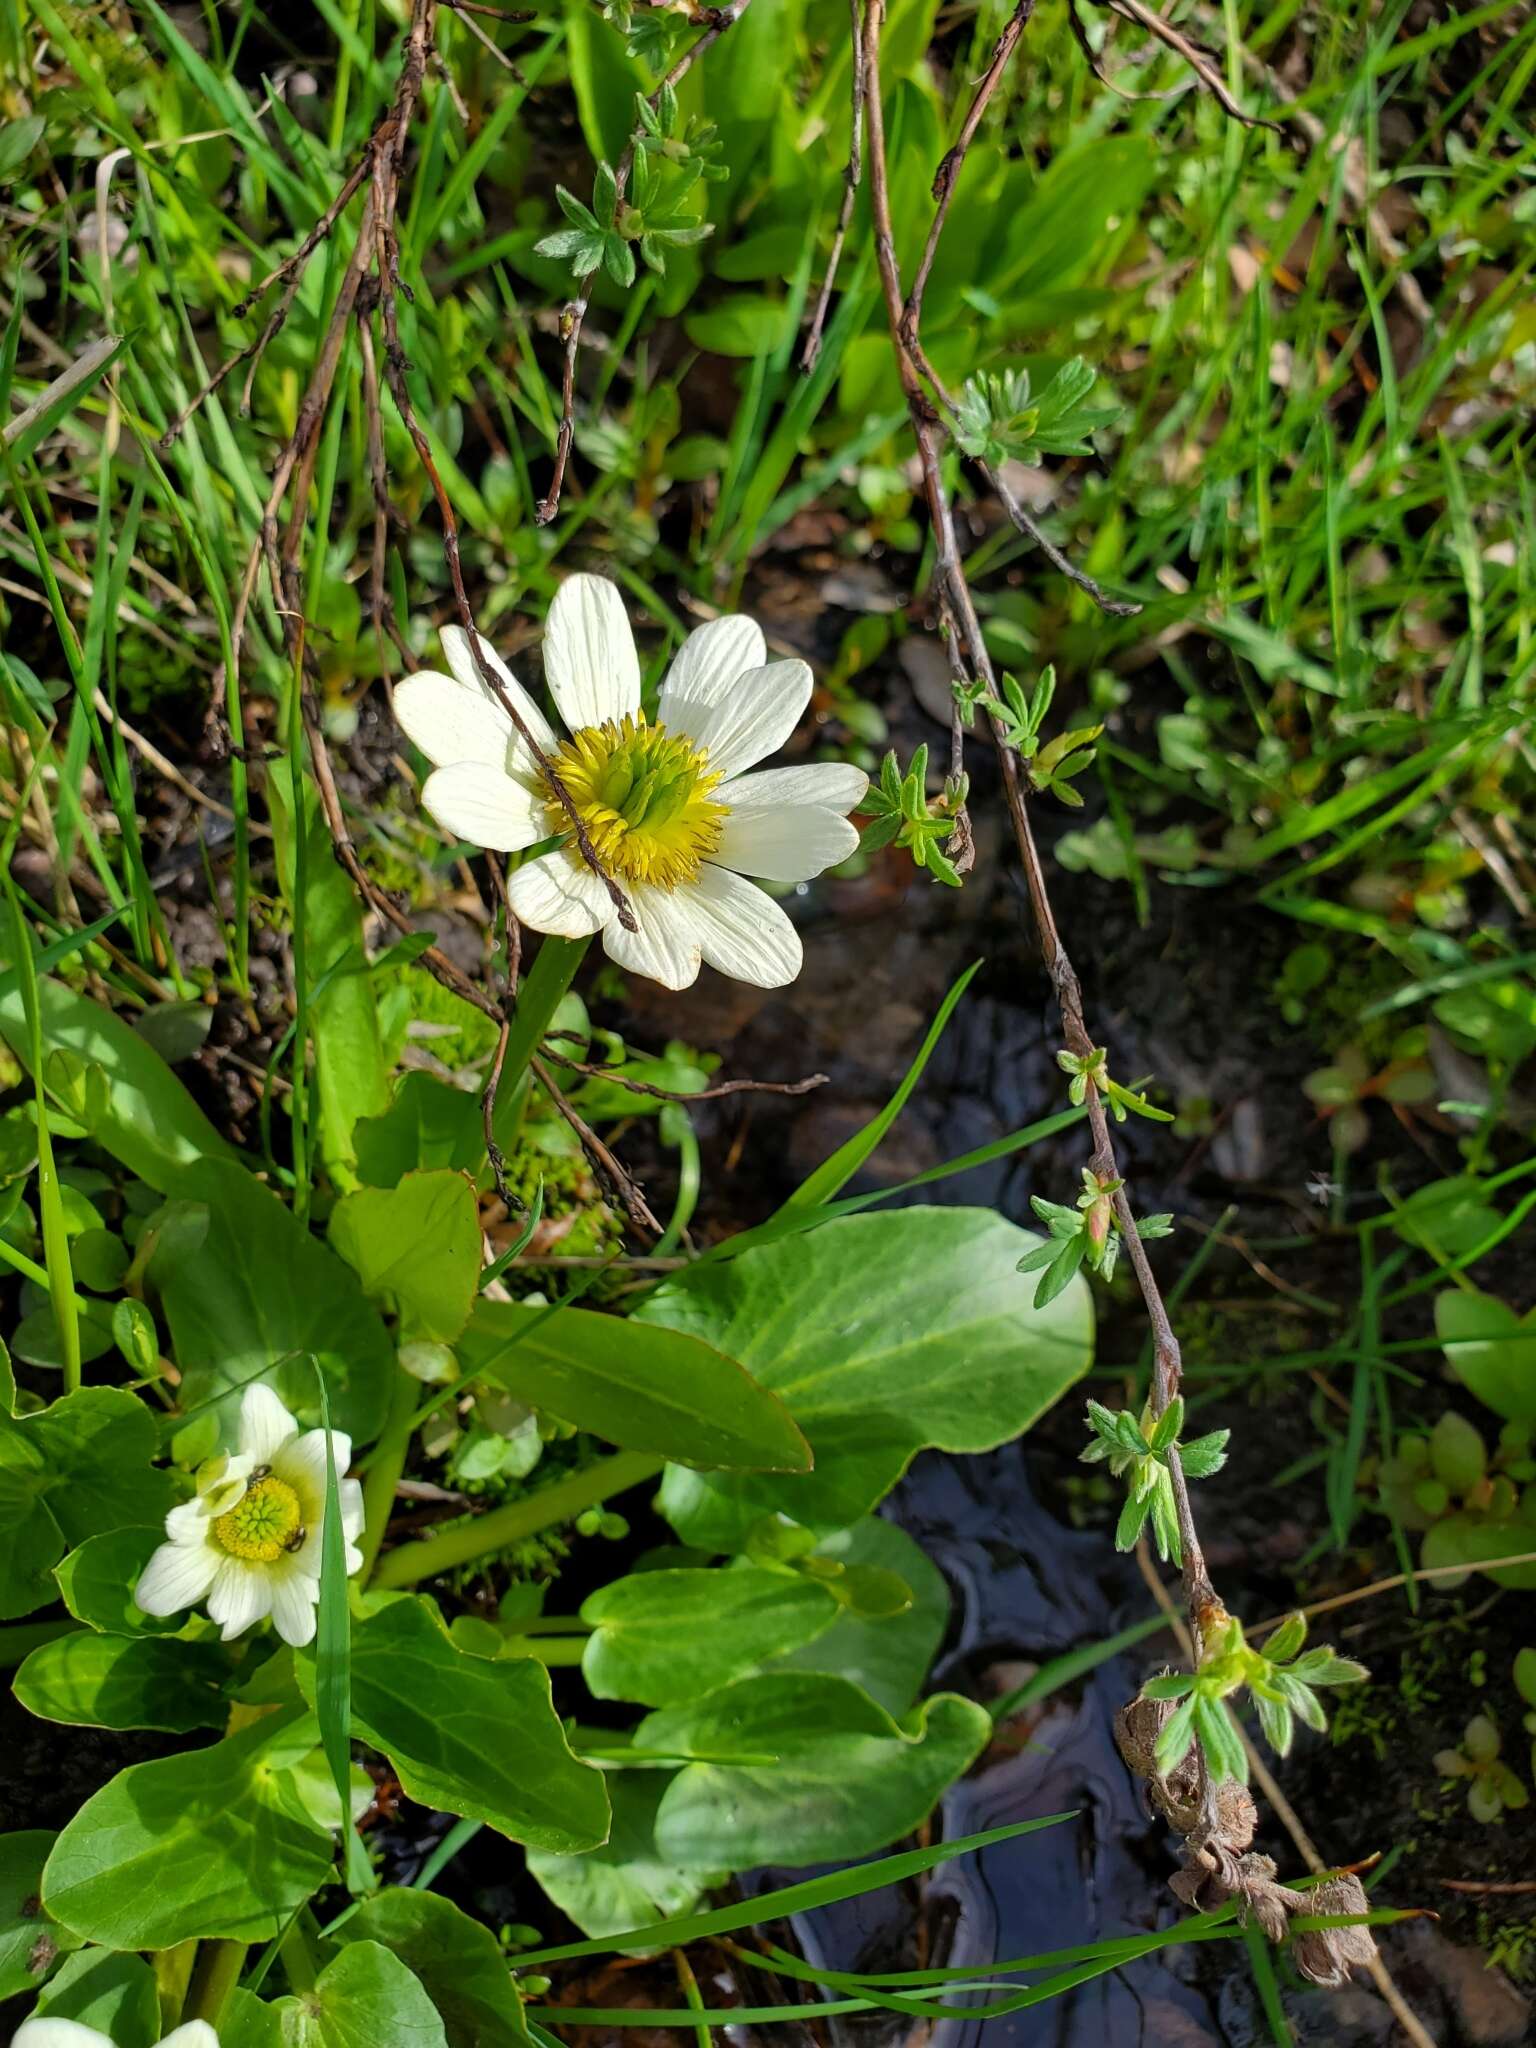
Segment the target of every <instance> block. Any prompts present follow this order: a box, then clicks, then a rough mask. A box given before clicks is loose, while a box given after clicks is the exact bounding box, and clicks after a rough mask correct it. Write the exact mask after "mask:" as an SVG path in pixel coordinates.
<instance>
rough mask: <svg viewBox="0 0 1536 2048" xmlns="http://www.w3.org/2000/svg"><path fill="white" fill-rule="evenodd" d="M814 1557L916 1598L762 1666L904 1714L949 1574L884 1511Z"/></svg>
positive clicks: (942, 1619)
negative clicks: (810, 1675)
mask: <svg viewBox="0 0 1536 2048" xmlns="http://www.w3.org/2000/svg"><path fill="white" fill-rule="evenodd" d="M814 1554H815V1555H816V1556H817V1557H821V1558H829V1559H831V1560H833V1561H834V1562H836V1563H838V1564H844V1565H846V1566H847V1567H848V1569H849V1571H850V1572H857V1571H859V1570H862V1569H865V1568H868V1567H874V1568H876V1569H879V1570H882V1571H885V1572H890V1573H895V1574H898V1575H899V1576H900V1578H901V1579H902V1580H903V1581H904V1583H905V1584H906V1585H907V1586H908V1587H909V1588H910V1590H911V1603H910V1605H909V1606H907V1607H906V1608H905V1609H904V1610H903V1611H902V1612H901V1613H900V1614H894V1615H891V1616H889V1617H887V1618H884V1619H882V1620H879V1621H871V1620H868V1619H866V1618H865V1617H864V1616H863V1615H861V1614H857V1613H852V1612H849V1611H847V1610H845V1611H843V1612H842V1613H840V1614H839V1615H838V1617H837V1619H836V1621H834V1622H833V1624H832V1626H831V1627H830V1628H829V1629H827V1630H825V1631H824V1632H823V1633H822V1634H821V1635H818V1636H816V1637H814V1638H813V1639H812V1640H811V1641H810V1642H809V1643H805V1644H803V1645H802V1646H801V1648H799V1649H798V1650H790V1651H788V1652H786V1653H785V1654H784V1655H783V1656H779V1657H764V1658H763V1659H762V1660H761V1662H762V1666H763V1669H764V1670H766V1671H827V1672H831V1673H832V1674H833V1675H834V1676H836V1677H839V1678H846V1679H849V1680H850V1681H851V1682H852V1683H853V1684H854V1685H857V1686H860V1687H861V1688H862V1689H863V1690H864V1691H865V1692H867V1693H868V1694H869V1696H870V1698H871V1699H872V1700H874V1701H876V1702H877V1703H878V1704H879V1705H880V1706H882V1707H884V1708H885V1711H886V1712H887V1713H888V1714H895V1715H898V1716H899V1715H901V1714H904V1713H905V1712H906V1711H907V1709H908V1708H909V1707H910V1706H911V1705H912V1703H913V1701H914V1700H915V1699H916V1698H917V1696H918V1693H919V1692H920V1691H921V1690H922V1685H923V1680H924V1679H925V1678H926V1677H927V1676H928V1667H929V1665H930V1664H932V1662H933V1660H934V1658H935V1656H936V1655H937V1654H938V1648H939V1644H940V1643H941V1642H942V1641H943V1639H944V1630H945V1627H946V1626H947V1624H948V1621H949V1588H948V1587H947V1586H946V1585H945V1583H944V1575H943V1573H942V1572H941V1571H940V1570H939V1568H938V1566H937V1565H935V1564H933V1563H931V1562H930V1560H929V1559H928V1557H927V1556H926V1555H925V1554H924V1552H923V1551H922V1550H920V1549H919V1548H918V1546H917V1544H916V1543H914V1542H913V1540H912V1538H911V1537H910V1536H909V1535H908V1534H907V1532H906V1530H905V1529H901V1528H898V1527H897V1525H896V1524H895V1523H894V1522H887V1521H885V1520H883V1519H882V1518H881V1517H880V1516H878V1515H868V1516H866V1517H865V1518H864V1520H863V1521H861V1522H855V1523H854V1525H853V1527H852V1528H851V1529H840V1530H838V1532H837V1533H836V1534H835V1535H833V1536H829V1537H827V1538H826V1539H825V1541H824V1542H822V1543H819V1544H817V1546H816V1549H815V1553H814ZM631 1924H632V1923H631Z"/></svg>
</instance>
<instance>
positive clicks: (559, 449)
mask: <svg viewBox="0 0 1536 2048" xmlns="http://www.w3.org/2000/svg"><path fill="white" fill-rule="evenodd" d="M751 4H752V0H729V5H727V6H724V7H714V8H711V9H710V10H709V12H708V14H707V15H706V16H705V17H703V19H704V22H705V28H704V33H703V34H702V35H701V36H700V37H699V38H698V40H697V41H696V42H694V43H690V44H689V46H688V48H687V49H686V50H684V52H683V54H682V55H681V56H680V57H679V58H678V60H677V62H676V63H675V64H674V65H673V66H672V68H671V70H670V71H669V72H668V73H667V75H666V77H665V78H664V79H663V80H662V81H661V83H660V85H658V86H657V88H656V90H655V91H654V92H653V93H652V94H651V96H650V101H649V105H650V106H651V108H652V109H653V110H654V109H655V108H656V107H657V106H658V105H659V104H660V102H661V96H662V94H663V93H664V92H666V91H667V90H668V89H669V88H671V87H675V86H676V85H677V84H678V83H679V82H680V81H681V80H682V79H683V78H685V77H686V76H687V74H688V73H689V72H690V71H691V70H692V69H693V67H694V65H695V64H696V63H697V62H698V60H699V59H700V57H702V56H703V54H704V52H705V51H706V50H707V49H709V47H710V46H711V44H713V43H717V42H719V40H720V38H721V37H722V36H723V35H724V34H725V32H726V30H727V29H728V28H730V27H732V26H733V25H734V24H735V23H736V22H738V21H740V19H741V17H742V16H743V15H744V14H745V13H746V11H747V9H748V7H750V6H751ZM644 133H645V130H644V129H643V128H641V127H640V126H639V125H638V124H637V125H636V127H635V128H634V129H633V130H632V131H631V133H630V137H629V140H628V142H626V143H625V145H624V153H623V155H622V156H621V157H620V158H619V160H618V162H617V164H616V165H615V166H614V171H613V182H614V191H615V197H616V200H617V201H622V200H623V197H624V194H625V191H626V190H627V188H628V185H629V174H630V172H631V171H632V170H633V168H634V163H635V151H636V150H637V149H638V148H639V147H640V138H641V136H642V135H643V134H644ZM595 277H596V272H593V273H592V276H590V277H588V278H586V279H585V280H584V281H583V282H582V285H581V288H580V290H579V291H578V292H577V294H576V296H575V298H574V299H570V300H568V301H567V302H566V304H565V306H564V307H562V309H561V313H560V339H561V341H562V342H563V343H564V345H565V357H564V361H563V363H562V365H561V370H560V424H559V426H558V428H557V429H556V430H555V466H554V472H553V474H552V475H551V477H550V480H549V489H548V490H547V491H546V492H545V494H544V496H543V497H542V498H541V499H540V500H539V503H538V505H537V507H536V508H535V510H534V515H533V518H534V524H535V525H536V526H548V524H549V522H550V521H551V520H552V519H553V518H554V517H555V515H556V513H557V512H558V511H559V510H560V493H561V491H562V490H563V489H564V488H565V472H566V467H567V465H568V463H569V462H570V459H571V443H572V441H573V440H574V439H575V437H576V353H577V350H578V349H579V348H580V346H581V328H582V322H583V321H584V320H585V319H586V317H587V308H588V306H590V305H591V303H592V284H593V279H594V278H595ZM631 929H633V927H631Z"/></svg>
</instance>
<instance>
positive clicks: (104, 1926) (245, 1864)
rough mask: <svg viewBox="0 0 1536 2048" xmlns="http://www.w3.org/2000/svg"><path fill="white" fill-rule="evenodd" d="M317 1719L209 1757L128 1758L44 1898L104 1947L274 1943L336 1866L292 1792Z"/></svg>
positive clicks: (58, 1851) (266, 1725)
mask: <svg viewBox="0 0 1536 2048" xmlns="http://www.w3.org/2000/svg"><path fill="white" fill-rule="evenodd" d="M318 1739H319V1735H318V1730H317V1729H316V1726H315V1722H314V1720H313V1717H312V1716H310V1715H307V1714H305V1715H299V1716H297V1717H295V1716H294V1715H293V1714H291V1713H290V1714H282V1715H277V1714H274V1715H268V1716H266V1717H265V1718H264V1719H262V1720H260V1721H258V1722H256V1723H255V1724H254V1725H253V1726H252V1727H250V1728H246V1729H242V1730H241V1732H240V1733H239V1734H238V1735H230V1736H227V1737H226V1738H225V1740H224V1741H223V1742H216V1743H213V1744H212V1745H211V1746H210V1747H209V1748H207V1749H193V1750H186V1751H184V1752H183V1753H182V1754H181V1755H179V1756H168V1757H162V1758H158V1759H156V1761H154V1762H153V1763H147V1764H130V1765H129V1767H128V1769H127V1770H125V1771H119V1772H118V1774H117V1776H116V1777H115V1778H114V1779H113V1780H112V1782H111V1783H110V1784H109V1785H105V1786H103V1787H102V1789H101V1791H99V1792H98V1793H96V1794H95V1796H94V1797H93V1798H90V1799H88V1800H87V1801H86V1802H85V1804H84V1806H82V1807H81V1809H80V1811H79V1812H78V1813H77V1814H76V1815H75V1817H74V1819H73V1820H72V1821H71V1822H70V1823H69V1825H68V1827H66V1828H65V1830H64V1832H63V1833H62V1834H61V1835H60V1836H59V1839H58V1841H57V1842H56V1843H55V1844H54V1847H53V1853H52V1855H50V1857H49V1858H48V1864H47V1868H46V1869H45V1870H44V1872H43V1903H44V1904H45V1905H46V1906H47V1908H48V1910H49V1912H50V1913H52V1914H53V1915H54V1916H55V1917H56V1918H57V1919H59V1920H61V1921H62V1922H63V1924H64V1925H65V1926H66V1927H69V1928H72V1929H73V1930H74V1932H75V1933H76V1934H79V1935H82V1936H83V1937H84V1938H85V1939H86V1940H88V1941H99V1942H100V1943H101V1944H102V1946H103V1947H104V1948H174V1947H175V1945H176V1944H177V1942H180V1941H190V1940H192V1939H193V1938H194V1937H196V1938H199V1939H217V1940H226V1941H247V1942H250V1941H271V1940H272V1939H273V1938H274V1937H275V1936H276V1935H278V1934H279V1933H280V1932H281V1931H282V1930H283V1928H284V1927H286V1925H287V1924H288V1920H289V1918H290V1916H291V1915H292V1914H293V1913H295V1912H296V1911H297V1910H298V1908H299V1907H300V1906H301V1905H302V1904H303V1902H304V1901H305V1900H306V1899H307V1898H308V1897H309V1895H310V1893H311V1892H313V1891H314V1890H315V1888H316V1886H317V1885H319V1884H320V1883H321V1882H322V1881H323V1880H324V1878H325V1876H326V1874H327V1872H328V1871H329V1870H330V1868H331V1862H332V1849H333V1844H332V1838H331V1836H330V1834H329V1832H328V1831H327V1830H325V1829H323V1828H320V1827H317V1826H316V1824H315V1822H314V1821H313V1820H311V1819H310V1817H309V1815H308V1814H307V1812H306V1811H305V1809H304V1806H303V1804H302V1802H301V1801H300V1799H299V1797H298V1794H297V1792H296V1790H295V1789H294V1785H293V1778H292V1772H293V1767H294V1765H296V1764H298V1763H300V1762H302V1760H303V1758H304V1757H305V1756H307V1755H308V1754H309V1752H310V1751H311V1750H312V1749H313V1748H314V1747H315V1744H316V1742H317V1741H318Z"/></svg>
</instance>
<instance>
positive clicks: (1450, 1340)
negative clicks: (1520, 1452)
mask: <svg viewBox="0 0 1536 2048" xmlns="http://www.w3.org/2000/svg"><path fill="white" fill-rule="evenodd" d="M1435 1330H1436V1332H1437V1334H1438V1335H1439V1338H1440V1341H1441V1343H1442V1344H1443V1345H1444V1346H1445V1355H1446V1357H1447V1358H1448V1359H1449V1361H1450V1364H1451V1370H1452V1371H1453V1372H1454V1373H1455V1374H1456V1377H1457V1378H1458V1379H1459V1380H1460V1381H1461V1383H1462V1385H1463V1386H1464V1387H1468V1388H1470V1389H1471V1391H1472V1392H1473V1393H1474V1394H1475V1395H1476V1396H1477V1398H1478V1400H1479V1401H1481V1402H1482V1404H1483V1406H1484V1407H1485V1408H1491V1409H1492V1410H1493V1412H1494V1414H1495V1415H1502V1416H1503V1418H1504V1420H1505V1421H1506V1422H1524V1423H1528V1424H1530V1425H1531V1426H1532V1427H1533V1428H1536V1308H1533V1309H1531V1310H1530V1311H1529V1312H1528V1313H1527V1314H1526V1315H1524V1316H1517V1315H1516V1314H1515V1312H1514V1310H1513V1309H1512V1308H1509V1307H1508V1306H1506V1304H1505V1303H1504V1302H1502V1301H1499V1300H1497V1299H1496V1298H1495V1297H1494V1296H1493V1295H1491V1294H1468V1293H1466V1292H1465V1291H1464V1290H1463V1289H1462V1288H1459V1287H1448V1288H1447V1289H1446V1290H1445V1292H1444V1293H1442V1294H1437V1295H1436V1297H1435Z"/></svg>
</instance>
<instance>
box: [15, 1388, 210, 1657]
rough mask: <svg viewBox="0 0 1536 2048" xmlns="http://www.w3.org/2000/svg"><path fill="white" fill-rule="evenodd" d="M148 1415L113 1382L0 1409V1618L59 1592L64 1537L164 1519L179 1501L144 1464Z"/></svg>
mask: <svg viewBox="0 0 1536 2048" xmlns="http://www.w3.org/2000/svg"><path fill="white" fill-rule="evenodd" d="M156 1449H157V1440H156V1433H155V1424H154V1419H153V1417H152V1416H151V1415H150V1413H149V1410H148V1409H147V1408H146V1407H145V1406H144V1403H143V1402H142V1401H141V1400H139V1398H138V1397H137V1395H135V1394H130V1393H128V1392H127V1391H126V1390H125V1389H124V1388H121V1387H80V1388H77V1389H76V1391H75V1392H74V1393H72V1394H65V1395H64V1396H63V1398H62V1399H61V1400H58V1401H55V1402H53V1404H52V1405H51V1406H50V1407H47V1408H43V1409H39V1410H38V1411H37V1412H36V1413H34V1414H31V1415H18V1416H12V1415H7V1414H5V1413H3V1412H0V1616H8V1615H16V1614H30V1613H31V1612H32V1610H33V1609H34V1608H35V1607H41V1606H42V1605H43V1604H44V1603H45V1602H47V1601H49V1600H52V1599H54V1598H55V1597H56V1596H57V1593H58V1587H57V1586H56V1584H55V1582H54V1578H53V1567H54V1566H55V1565H56V1564H57V1563H58V1561H59V1559H60V1558H61V1557H62V1556H63V1554H64V1552H65V1550H66V1549H67V1548H68V1546H69V1545H70V1544H72V1543H81V1542H83V1541H84V1540H85V1538H86V1537H88V1536H91V1535H94V1534H95V1533H96V1532H97V1531H98V1530H102V1529H112V1528H116V1527H118V1526H119V1525H123V1524H133V1523H149V1522H155V1521H159V1522H163V1521H164V1519H165V1516H166V1513H167V1512H168V1510H169V1509H171V1508H172V1507H174V1506H175V1504H176V1500H177V1490H176V1482H175V1480H174V1479H173V1478H172V1477H171V1475H170V1474H169V1473H168V1472H158V1471H155V1470H153V1469H152V1467H151V1465H150V1462H149V1461H150V1459H151V1458H153V1457H154V1456H155V1453H156Z"/></svg>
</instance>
